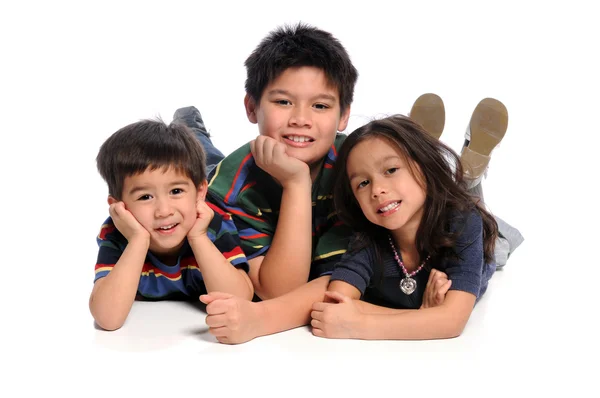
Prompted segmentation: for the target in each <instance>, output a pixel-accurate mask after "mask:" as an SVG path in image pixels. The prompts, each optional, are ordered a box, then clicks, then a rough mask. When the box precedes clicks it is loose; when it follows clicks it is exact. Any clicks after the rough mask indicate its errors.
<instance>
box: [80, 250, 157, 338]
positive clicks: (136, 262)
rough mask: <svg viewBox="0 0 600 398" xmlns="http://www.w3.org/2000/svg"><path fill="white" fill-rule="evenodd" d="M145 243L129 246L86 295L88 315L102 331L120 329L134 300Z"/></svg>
mask: <svg viewBox="0 0 600 398" xmlns="http://www.w3.org/2000/svg"><path fill="white" fill-rule="evenodd" d="M148 246H149V242H148V241H132V242H130V243H129V244H128V245H127V247H126V248H125V250H124V251H123V254H122V255H121V257H120V258H119V261H117V263H116V264H115V265H114V267H113V269H112V270H111V271H110V273H109V274H108V275H107V276H105V277H104V278H102V279H99V280H98V281H96V283H95V285H94V289H93V290H92V294H91V295H90V303H89V305H90V312H91V313H92V316H93V317H94V320H95V321H96V323H97V324H98V325H99V326H100V327H102V328H103V329H106V330H116V329H118V328H120V327H121V326H123V323H125V319H126V318H127V315H129V311H131V306H132V305H133V302H134V300H135V296H136V293H137V289H138V285H139V281H140V275H141V272H142V267H143V265H144V260H145V258H146V254H147V252H148Z"/></svg>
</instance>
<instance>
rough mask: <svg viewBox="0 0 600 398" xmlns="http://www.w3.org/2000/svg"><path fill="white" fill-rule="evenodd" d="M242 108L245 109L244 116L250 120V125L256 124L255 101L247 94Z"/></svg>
mask: <svg viewBox="0 0 600 398" xmlns="http://www.w3.org/2000/svg"><path fill="white" fill-rule="evenodd" d="M244 108H246V116H247V117H248V120H250V123H254V124H256V123H258V118H257V117H256V110H257V109H258V106H257V105H256V101H254V99H252V97H250V95H248V94H246V96H245V97H244Z"/></svg>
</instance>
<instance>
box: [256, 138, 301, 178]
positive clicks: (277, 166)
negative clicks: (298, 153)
mask: <svg viewBox="0 0 600 398" xmlns="http://www.w3.org/2000/svg"><path fill="white" fill-rule="evenodd" d="M250 149H251V150H252V156H254V161H255V162H256V165H257V166H258V167H260V168H261V169H263V170H264V171H266V172H267V173H269V175H271V177H273V178H275V179H276V180H277V181H279V183H280V184H281V186H283V187H285V186H286V185H287V184H290V183H294V182H301V183H302V182H305V181H310V169H309V167H308V165H307V164H306V163H304V162H303V161H301V160H298V159H296V158H293V157H291V156H288V154H287V153H286V148H285V145H284V144H282V143H281V142H277V141H275V140H274V139H273V138H271V137H265V136H262V135H261V136H259V137H257V138H256V139H255V140H253V141H251V142H250Z"/></svg>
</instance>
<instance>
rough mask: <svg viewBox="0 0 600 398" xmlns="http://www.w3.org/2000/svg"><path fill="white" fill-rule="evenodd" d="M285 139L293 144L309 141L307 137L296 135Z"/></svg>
mask: <svg viewBox="0 0 600 398" xmlns="http://www.w3.org/2000/svg"><path fill="white" fill-rule="evenodd" d="M287 138H288V139H289V140H292V141H294V142H308V141H310V138H308V137H300V136H298V135H290V136H288V137H287Z"/></svg>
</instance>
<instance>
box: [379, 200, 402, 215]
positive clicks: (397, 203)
mask: <svg viewBox="0 0 600 398" xmlns="http://www.w3.org/2000/svg"><path fill="white" fill-rule="evenodd" d="M398 206H400V202H394V203H390V204H389V205H387V206H385V207H382V208H381V209H379V211H380V212H381V213H385V212H386V211H390V210H392V209H395V208H396V207H398Z"/></svg>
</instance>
